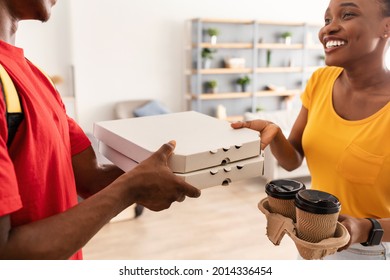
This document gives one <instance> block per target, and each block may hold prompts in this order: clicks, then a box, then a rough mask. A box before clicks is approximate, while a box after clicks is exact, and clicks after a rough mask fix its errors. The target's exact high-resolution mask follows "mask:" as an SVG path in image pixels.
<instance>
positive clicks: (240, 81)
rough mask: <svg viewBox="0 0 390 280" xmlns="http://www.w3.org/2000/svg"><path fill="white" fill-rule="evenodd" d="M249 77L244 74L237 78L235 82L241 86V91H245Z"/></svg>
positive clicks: (249, 80)
mask: <svg viewBox="0 0 390 280" xmlns="http://www.w3.org/2000/svg"><path fill="white" fill-rule="evenodd" d="M250 82H251V79H250V78H249V76H247V75H245V76H243V77H240V78H238V79H237V81H236V83H237V84H238V85H240V86H241V91H242V92H246V89H247V86H248V85H249V84H250Z"/></svg>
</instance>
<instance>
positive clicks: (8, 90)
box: [0, 64, 22, 113]
mask: <svg viewBox="0 0 390 280" xmlns="http://www.w3.org/2000/svg"><path fill="white" fill-rule="evenodd" d="M0 79H1V81H2V83H3V90H4V96H5V103H6V105H7V112H8V113H21V112H22V107H21V106H20V100H19V95H18V93H17V91H16V88H15V85H14V83H13V82H12V80H11V78H10V76H9V75H8V73H7V71H6V70H5V69H4V67H3V66H2V65H1V64H0Z"/></svg>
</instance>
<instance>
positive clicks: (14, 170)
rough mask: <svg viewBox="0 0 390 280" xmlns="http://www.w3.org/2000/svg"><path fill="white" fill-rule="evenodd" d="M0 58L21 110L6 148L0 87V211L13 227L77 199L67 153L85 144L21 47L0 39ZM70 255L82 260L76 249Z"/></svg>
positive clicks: (87, 142)
mask: <svg viewBox="0 0 390 280" xmlns="http://www.w3.org/2000/svg"><path fill="white" fill-rule="evenodd" d="M0 63H1V64H2V65H3V67H4V68H5V69H6V70H7V72H8V74H9V75H10V77H11V79H12V80H13V81H14V84H15V86H16V88H17V91H18V93H19V96H20V99H21V103H22V107H23V112H24V120H23V122H22V123H21V125H20V126H19V129H18V132H17V133H16V135H15V138H14V140H13V142H12V145H11V147H10V148H9V149H8V148H7V144H6V143H7V138H8V129H7V121H6V118H5V115H6V108H5V103H4V96H3V94H2V92H1V89H0V216H4V215H10V218H11V223H12V227H17V226H20V225H24V224H28V223H31V222H34V221H37V220H41V219H44V218H47V217H49V216H52V215H56V214H58V213H61V212H63V211H66V210H67V209H69V208H71V207H73V206H74V205H76V204H77V192H76V184H75V179H74V174H73V169H72V156H73V155H75V154H77V153H80V152H82V151H83V150H85V149H86V148H87V147H89V146H90V145H91V143H90V141H89V139H88V137H87V136H86V135H85V133H84V132H83V131H82V129H81V128H80V127H79V126H78V125H77V123H76V122H75V121H74V120H72V119H71V118H69V117H68V116H67V115H66V112H65V107H64V105H63V103H62V101H61V97H60V96H59V94H58V93H57V91H56V90H55V88H54V87H53V86H52V84H51V83H50V82H49V81H48V79H47V78H46V76H45V75H44V74H42V72H41V71H40V70H39V69H37V68H36V67H35V66H34V65H33V64H31V63H30V62H29V61H28V60H27V59H26V58H25V57H24V52H23V50H22V49H20V48H17V47H14V46H12V45H9V44H7V43H5V42H3V41H0ZM47 238H50V236H47ZM64 242H66V240H64ZM72 259H82V253H81V250H80V251H79V252H78V253H76V254H75V255H74V256H72Z"/></svg>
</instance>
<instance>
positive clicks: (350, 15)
mask: <svg viewBox="0 0 390 280" xmlns="http://www.w3.org/2000/svg"><path fill="white" fill-rule="evenodd" d="M354 15H355V14H353V13H344V14H343V19H347V18H351V17H353V16H354Z"/></svg>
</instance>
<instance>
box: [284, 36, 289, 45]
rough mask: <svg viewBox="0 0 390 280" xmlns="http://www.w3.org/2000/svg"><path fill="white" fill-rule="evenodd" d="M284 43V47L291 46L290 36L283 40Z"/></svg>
mask: <svg viewBox="0 0 390 280" xmlns="http://www.w3.org/2000/svg"><path fill="white" fill-rule="evenodd" d="M284 43H285V44H286V45H291V36H287V37H285V38H284Z"/></svg>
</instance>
